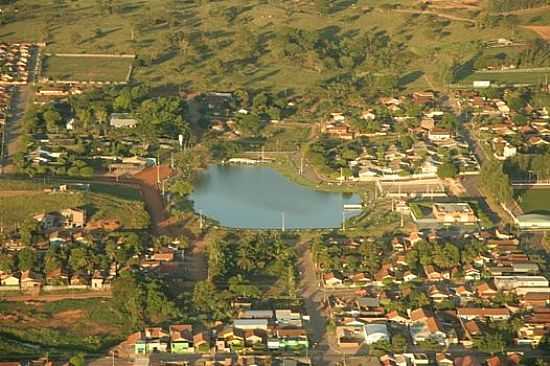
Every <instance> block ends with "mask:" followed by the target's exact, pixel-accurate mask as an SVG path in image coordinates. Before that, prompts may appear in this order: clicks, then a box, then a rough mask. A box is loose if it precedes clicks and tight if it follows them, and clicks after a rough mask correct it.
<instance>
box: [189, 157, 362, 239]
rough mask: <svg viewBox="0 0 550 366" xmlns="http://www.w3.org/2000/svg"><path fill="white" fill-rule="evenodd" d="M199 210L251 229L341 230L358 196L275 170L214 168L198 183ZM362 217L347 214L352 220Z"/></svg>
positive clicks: (194, 197)
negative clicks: (300, 181)
mask: <svg viewBox="0 0 550 366" xmlns="http://www.w3.org/2000/svg"><path fill="white" fill-rule="evenodd" d="M190 198H191V200H193V202H194V209H195V211H196V212H199V211H202V213H203V215H205V216H208V217H210V218H212V219H215V220H217V221H218V222H219V223H220V224H221V225H223V226H227V227H233V228H246V229H275V228H281V224H282V220H283V218H282V216H283V215H282V213H284V220H285V228H287V229H314V228H336V227H339V226H341V223H342V212H343V207H344V205H345V204H358V203H360V202H361V199H360V197H359V196H358V195H357V194H347V193H340V192H321V191H315V190H312V189H310V188H307V187H304V186H301V185H298V184H296V183H293V182H291V181H289V180H288V179H287V178H286V177H285V176H283V175H281V174H280V173H278V172H276V171H275V170H273V169H271V168H269V167H247V166H223V165H211V166H210V167H208V169H207V170H206V171H204V172H203V173H202V174H201V176H200V177H199V179H198V180H197V182H195V184H194V189H193V193H192V194H191V197H190ZM355 214H357V213H352V212H346V214H345V215H346V216H345V217H346V218H349V217H352V216H354V215H355Z"/></svg>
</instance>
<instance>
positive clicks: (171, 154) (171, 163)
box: [170, 152, 174, 169]
mask: <svg viewBox="0 0 550 366" xmlns="http://www.w3.org/2000/svg"><path fill="white" fill-rule="evenodd" d="M170 168H172V169H174V152H171V153H170Z"/></svg>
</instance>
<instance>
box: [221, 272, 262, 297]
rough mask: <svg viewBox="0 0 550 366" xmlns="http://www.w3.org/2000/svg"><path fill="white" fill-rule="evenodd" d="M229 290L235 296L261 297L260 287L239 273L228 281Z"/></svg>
mask: <svg viewBox="0 0 550 366" xmlns="http://www.w3.org/2000/svg"><path fill="white" fill-rule="evenodd" d="M228 284H229V291H230V292H231V293H233V294H234V295H235V296H240V297H249V298H254V299H256V298H259V297H260V294H261V292H260V289H259V288H258V287H257V286H254V285H253V284H251V283H250V281H248V280H246V279H245V278H244V277H243V276H242V275H237V276H235V277H231V278H230V279H229V281H228Z"/></svg>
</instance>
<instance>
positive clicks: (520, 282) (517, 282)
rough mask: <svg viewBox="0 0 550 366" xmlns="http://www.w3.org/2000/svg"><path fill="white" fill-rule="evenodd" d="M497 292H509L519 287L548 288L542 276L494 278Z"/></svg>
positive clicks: (546, 281) (547, 283)
mask: <svg viewBox="0 0 550 366" xmlns="http://www.w3.org/2000/svg"><path fill="white" fill-rule="evenodd" d="M494 283H495V287H496V288H497V289H498V290H504V291H510V290H514V289H516V288H520V287H522V288H523V287H548V285H549V282H548V280H547V279H546V277H543V276H495V277H494Z"/></svg>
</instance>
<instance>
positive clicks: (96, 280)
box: [91, 271, 109, 290]
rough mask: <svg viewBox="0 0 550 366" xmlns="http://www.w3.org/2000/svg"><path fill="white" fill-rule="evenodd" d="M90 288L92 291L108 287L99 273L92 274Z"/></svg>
mask: <svg viewBox="0 0 550 366" xmlns="http://www.w3.org/2000/svg"><path fill="white" fill-rule="evenodd" d="M91 286H92V289H94V290H101V289H104V288H108V287H109V286H108V284H107V283H106V282H105V277H104V276H103V274H102V273H101V272H100V271H95V272H94V275H93V276H92V280H91Z"/></svg>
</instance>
